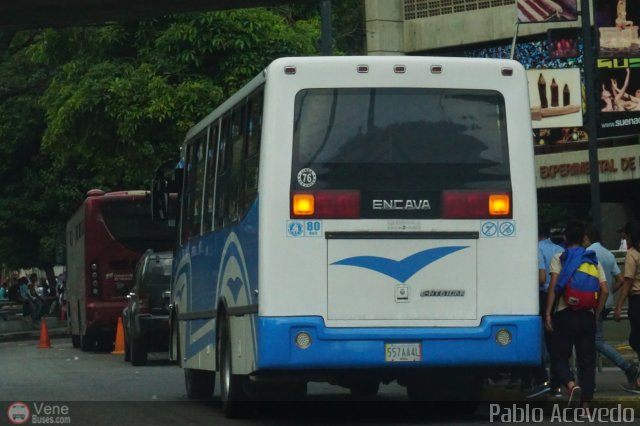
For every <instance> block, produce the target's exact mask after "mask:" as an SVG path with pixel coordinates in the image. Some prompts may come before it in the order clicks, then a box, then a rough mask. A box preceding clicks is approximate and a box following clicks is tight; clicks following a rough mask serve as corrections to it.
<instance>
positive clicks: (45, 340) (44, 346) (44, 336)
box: [38, 318, 51, 349]
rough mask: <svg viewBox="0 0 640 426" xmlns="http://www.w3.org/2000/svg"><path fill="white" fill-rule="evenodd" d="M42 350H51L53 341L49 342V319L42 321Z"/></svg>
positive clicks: (40, 346) (40, 345)
mask: <svg viewBox="0 0 640 426" xmlns="http://www.w3.org/2000/svg"><path fill="white" fill-rule="evenodd" d="M38 347H39V348H40V349H49V348H50V347H51V341H50V340H49V328H48V327H47V319H46V318H42V319H41V320H40V344H39V345H38Z"/></svg>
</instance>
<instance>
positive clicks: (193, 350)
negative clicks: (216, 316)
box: [184, 319, 216, 359]
mask: <svg viewBox="0 0 640 426" xmlns="http://www.w3.org/2000/svg"><path fill="white" fill-rule="evenodd" d="M209 321H212V320H209V319H203V320H192V321H188V322H187V327H188V328H189V329H190V330H189V331H190V332H191V334H190V335H188V337H187V338H188V339H190V337H191V336H192V335H193V333H197V332H198V330H200V329H201V328H202V327H205V326H206V325H207V323H208V322H209ZM215 341H216V327H215V325H214V326H213V327H212V329H211V330H209V331H207V332H206V333H205V334H203V335H202V336H200V338H199V339H198V340H196V341H195V342H193V343H191V344H189V341H187V345H186V346H187V347H186V351H185V352H186V353H185V354H184V356H185V358H187V359H191V358H192V357H193V356H195V355H197V354H198V352H200V351H202V350H204V349H205V348H206V347H207V345H213V344H215Z"/></svg>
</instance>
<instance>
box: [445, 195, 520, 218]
mask: <svg viewBox="0 0 640 426" xmlns="http://www.w3.org/2000/svg"><path fill="white" fill-rule="evenodd" d="M442 206H443V209H442V216H443V217H444V218H445V219H490V218H510V217H511V194H509V193H505V192H500V193H491V192H478V191H445V192H443V194H442Z"/></svg>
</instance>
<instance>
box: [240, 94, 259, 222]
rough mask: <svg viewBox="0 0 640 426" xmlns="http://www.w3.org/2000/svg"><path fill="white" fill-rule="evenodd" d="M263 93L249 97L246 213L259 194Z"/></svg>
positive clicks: (245, 178)
mask: <svg viewBox="0 0 640 426" xmlns="http://www.w3.org/2000/svg"><path fill="white" fill-rule="evenodd" d="M262 102H263V96H262V92H261V91H260V92H258V93H255V94H253V95H251V97H249V108H248V110H249V112H248V117H247V122H248V123H247V151H246V160H245V169H244V200H243V206H242V209H243V212H246V211H247V210H248V209H249V207H250V206H251V203H252V202H253V200H254V199H255V196H256V194H257V192H258V171H259V170H258V168H259V166H260V138H261V137H262Z"/></svg>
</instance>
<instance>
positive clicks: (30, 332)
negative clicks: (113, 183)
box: [0, 315, 67, 342]
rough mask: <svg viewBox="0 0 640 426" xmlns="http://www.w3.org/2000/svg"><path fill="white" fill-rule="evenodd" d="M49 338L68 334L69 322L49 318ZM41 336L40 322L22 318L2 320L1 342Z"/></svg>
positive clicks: (0, 328)
mask: <svg viewBox="0 0 640 426" xmlns="http://www.w3.org/2000/svg"><path fill="white" fill-rule="evenodd" d="M47 329H48V330H49V337H58V336H64V335H66V334H67V321H60V320H59V319H58V318H56V317H47ZM39 336H40V321H37V322H33V320H31V318H22V316H21V315H20V316H16V317H12V318H10V319H8V320H6V321H4V320H0V342H9V341H14V340H24V339H32V338H33V339H37V338H38V337H39Z"/></svg>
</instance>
